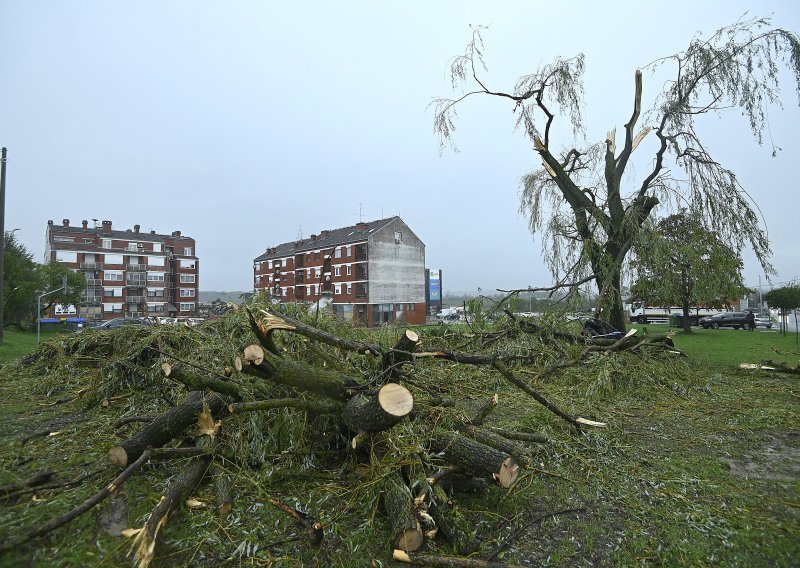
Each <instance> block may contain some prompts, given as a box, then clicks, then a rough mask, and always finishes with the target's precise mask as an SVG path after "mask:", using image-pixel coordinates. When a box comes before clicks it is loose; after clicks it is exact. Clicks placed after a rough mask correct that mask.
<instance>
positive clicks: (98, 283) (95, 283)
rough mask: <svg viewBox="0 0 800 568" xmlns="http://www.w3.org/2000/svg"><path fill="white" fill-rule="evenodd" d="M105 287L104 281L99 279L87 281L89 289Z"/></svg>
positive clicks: (88, 279)
mask: <svg viewBox="0 0 800 568" xmlns="http://www.w3.org/2000/svg"><path fill="white" fill-rule="evenodd" d="M102 285H103V281H102V280H100V279H99V278H87V279H86V287H87V288H99V287H100V286H102Z"/></svg>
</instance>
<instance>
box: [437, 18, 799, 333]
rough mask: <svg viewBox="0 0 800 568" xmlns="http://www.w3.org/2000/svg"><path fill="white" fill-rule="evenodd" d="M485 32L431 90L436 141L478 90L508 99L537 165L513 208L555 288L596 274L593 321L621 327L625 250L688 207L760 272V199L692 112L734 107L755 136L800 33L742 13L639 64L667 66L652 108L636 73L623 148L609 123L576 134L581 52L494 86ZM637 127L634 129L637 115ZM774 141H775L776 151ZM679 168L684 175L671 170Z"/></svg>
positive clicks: (444, 138) (764, 254)
mask: <svg viewBox="0 0 800 568" xmlns="http://www.w3.org/2000/svg"><path fill="white" fill-rule="evenodd" d="M482 31H483V28H475V29H473V37H472V40H471V41H470V42H469V43H468V44H467V48H466V50H465V52H464V54H463V55H460V56H457V57H454V58H453V59H452V61H451V65H450V72H451V79H452V84H453V88H454V90H455V89H463V90H464V91H465V92H464V94H463V95H461V96H459V97H457V98H436V99H434V100H433V101H432V106H433V108H434V111H435V118H434V131H435V133H436V134H437V136H438V137H439V142H440V145H441V146H442V147H445V146H448V145H451V146H452V145H453V137H452V135H453V132H454V130H455V119H456V111H457V108H458V106H459V105H460V104H463V102H464V101H465V100H466V99H468V98H472V97H475V96H481V95H483V96H491V97H495V98H498V99H500V100H503V101H507V102H509V103H510V104H511V105H513V109H514V112H515V113H516V125H517V127H518V128H519V129H520V130H522V131H524V133H525V135H526V136H527V137H528V138H529V139H530V140H531V141H532V142H533V148H534V150H535V151H536V153H537V154H538V155H539V158H540V159H541V163H542V167H541V168H540V169H538V170H537V171H534V172H532V173H530V174H528V175H526V176H524V177H523V178H522V182H521V198H520V212H521V213H523V214H524V215H526V216H527V218H528V222H529V227H530V229H531V232H533V233H539V234H541V235H542V237H543V238H542V243H543V246H542V251H543V256H544V258H545V259H546V261H547V263H548V266H549V268H550V271H551V273H552V275H553V277H554V278H555V279H556V281H557V283H558V284H563V285H565V286H566V285H580V284H583V283H586V282H590V281H592V280H594V281H595V283H596V285H597V289H598V292H599V306H600V317H601V318H603V319H605V320H606V321H608V322H609V323H611V324H612V325H614V327H617V328H618V329H624V327H625V322H624V313H623V309H622V298H621V281H622V275H623V269H624V268H625V266H626V258H627V256H628V253H629V252H630V251H631V249H632V247H633V246H634V244H635V243H636V241H637V238H638V237H639V235H640V233H641V231H642V226H643V225H644V223H645V221H647V220H648V219H649V218H651V217H654V216H656V215H658V212H659V211H660V210H664V211H670V210H671V211H674V210H677V209H678V208H680V207H687V208H688V209H689V210H691V211H693V212H696V213H697V214H698V215H699V218H700V221H701V223H702V224H703V226H704V227H705V228H707V229H708V230H712V231H715V232H716V233H717V234H718V235H719V236H720V238H721V239H723V240H724V241H725V242H727V243H729V244H730V246H732V247H733V248H734V249H736V250H741V249H742V248H744V247H745V246H750V247H751V248H752V249H753V251H754V252H755V255H756V257H757V258H758V260H759V261H760V262H761V264H762V267H763V268H764V270H765V272H766V273H767V274H770V273H772V267H771V265H770V263H769V257H770V252H771V251H770V247H769V240H768V239H767V237H766V233H765V231H764V230H763V227H761V226H760V225H761V223H760V222H759V215H758V214H757V207H756V205H755V203H754V202H753V201H752V200H751V199H750V197H749V195H748V194H747V193H746V192H745V190H744V188H742V187H741V185H740V183H739V181H738V180H737V177H736V174H735V173H734V172H733V171H732V170H730V169H728V168H726V167H725V166H723V165H722V164H721V163H719V162H718V161H716V160H715V159H714V158H713V157H712V156H711V155H710V153H709V151H708V150H707V149H706V147H705V146H704V144H703V142H702V141H701V137H700V135H699V133H698V130H697V122H698V119H699V118H700V117H702V116H704V115H707V114H709V113H715V112H719V111H722V110H723V109H729V108H731V107H738V108H739V109H740V110H741V112H742V114H744V115H745V116H746V117H747V118H748V120H749V123H750V128H751V129H752V132H753V134H754V140H755V142H757V143H758V144H761V143H762V133H763V130H764V127H765V126H766V123H767V118H766V109H767V108H768V106H769V105H775V106H777V107H780V106H781V100H780V88H779V72H780V69H781V68H782V67H784V66H785V67H788V68H789V69H790V70H791V71H792V72H793V73H794V77H795V81H796V85H795V88H796V90H797V92H798V95H800V40H798V36H797V35H796V34H795V33H793V32H790V31H787V30H783V29H777V28H772V27H770V21H769V20H768V19H750V20H741V21H739V22H737V23H735V24H733V25H731V26H727V27H724V28H722V29H720V30H718V31H717V32H716V33H714V34H713V35H712V36H711V37H710V38H708V39H702V38H701V37H699V36H698V37H695V38H694V39H692V41H691V42H690V43H689V46H688V48H687V49H686V50H684V51H681V52H679V53H676V54H674V55H670V56H668V57H664V58H661V59H658V60H656V61H655V62H652V63H650V64H648V65H646V66H645V67H643V68H642V69H643V70H645V71H651V72H655V71H656V70H661V71H668V72H670V73H671V74H673V75H672V76H673V78H672V79H671V80H669V81H667V82H666V83H665V84H664V86H663V90H662V91H661V93H660V94H659V95H658V96H657V97H656V98H655V100H654V101H653V103H652V107H650V110H646V111H643V110H642V70H636V72H635V74H634V81H633V104H632V112H631V115H630V118H629V119H628V121H627V122H626V123H625V125H624V134H623V135H622V137H621V138H622V140H621V145H619V146H618V144H617V136H616V129H612V130H611V131H609V132H608V134H607V136H606V139H605V140H603V141H601V142H598V143H595V144H588V145H585V144H584V145H582V146H580V147H578V143H577V140H583V134H584V119H583V116H582V112H581V109H582V106H583V73H584V69H585V61H584V56H583V54H580V55H578V56H576V57H573V58H570V59H561V58H557V59H556V60H555V61H554V62H553V63H551V64H547V65H544V66H542V67H540V68H539V70H538V71H536V72H535V73H533V74H531V75H523V76H522V77H520V78H519V80H518V81H517V83H516V85H515V86H514V88H513V89H512V90H510V91H495V90H491V89H490V88H489V87H488V86H487V85H486V83H485V81H484V79H483V78H482V73H485V71H486V66H485V63H484V58H483V49H484V43H483V39H482V37H481V33H482ZM640 119H641V121H642V123H643V126H637V124H638V123H639V122H640ZM558 120H568V121H569V122H570V125H571V129H570V130H571V133H572V138H571V140H570V141H567V142H566V144H558V147H557V144H556V143H555V142H554V140H553V139H552V136H551V135H552V134H553V127H554V125H555V124H556V121H558ZM650 133H652V134H653V135H652V136H650V137H649V139H650V140H652V141H653V143H652V144H650V143H648V144H646V145H645V146H642V147H643V148H645V147H647V148H648V152H649V151H652V158H651V161H650V163H649V165H648V166H647V167H646V169H645V172H644V175H641V176H634V175H632V174H631V172H629V171H627V170H629V169H632V168H629V166H630V164H631V158H632V155H633V153H634V151H636V149H637V148H639V146H640V144H641V142H642V141H643V140H644V139H645V138H647V137H648V135H649V134H650ZM774 151H776V148H773V152H774ZM677 171H680V172H681V175H676V172H677Z"/></svg>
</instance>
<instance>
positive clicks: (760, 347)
mask: <svg viewBox="0 0 800 568" xmlns="http://www.w3.org/2000/svg"><path fill="white" fill-rule="evenodd" d="M630 327H631V328H635V329H638V330H639V333H642V332H643V331H645V330H647V331H649V332H651V333H667V332H674V333H675V335H674V337H673V341H674V342H675V346H676V347H678V348H679V349H680V350H682V351H684V352H685V353H686V354H687V355H688V356H689V358H690V360H691V364H692V365H693V366H697V367H704V366H705V367H711V368H720V369H721V368H730V367H738V366H739V364H740V363H760V362H761V361H762V360H772V361H775V362H781V363H787V364H789V365H791V366H796V365H797V364H798V354H799V353H800V347H798V344H797V338H796V337H795V334H794V333H787V334H786V335H782V334H781V333H780V332H778V331H777V330H775V329H774V328H773V329H772V330H761V329H759V330H755V331H752V332H751V331H745V330H743V329H703V328H701V327H693V328H692V332H691V333H684V332H683V331H682V330H676V329H674V328H673V329H670V328H669V327H668V326H667V325H654V324H647V325H639V324H632V325H631V326H630Z"/></svg>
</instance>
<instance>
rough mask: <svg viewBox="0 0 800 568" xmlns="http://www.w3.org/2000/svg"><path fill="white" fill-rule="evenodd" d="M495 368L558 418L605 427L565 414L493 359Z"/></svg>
mask: <svg viewBox="0 0 800 568" xmlns="http://www.w3.org/2000/svg"><path fill="white" fill-rule="evenodd" d="M492 365H493V366H494V368H495V369H497V370H498V371H499V372H500V374H501V375H503V376H504V377H505V378H506V379H507V380H508V381H509V382H510V383H511V384H513V385H514V386H516V387H517V388H519V389H520V390H522V391H523V392H525V393H527V394H529V395H531V396H532V397H533V398H534V399H535V400H536V401H537V402H538V403H539V404H541V405H542V406H544V407H545V408H547V409H548V410H549V411H550V412H552V413H553V414H555V415H556V416H558V417H559V418H561V419H563V420H566V421H567V422H569V423H570V424H574V425H575V426H580V425H586V426H596V427H598V428H605V427H606V424H605V423H604V422H595V421H594V420H589V419H588V418H581V417H575V416H572V415H571V414H567V413H566V412H564V411H563V410H561V409H560V408H559V407H558V406H556V405H555V404H553V403H552V402H550V401H549V400H547V399H546V398H545V397H543V396H542V395H541V394H539V392H538V391H537V390H536V389H534V388H532V387H531V386H530V385H528V384H527V383H525V382H523V381H521V380H520V379H518V378H517V377H516V376H514V373H512V372H511V370H510V369H509V368H508V367H506V366H505V365H503V364H502V363H501V362H500V361H494V362H493V363H492Z"/></svg>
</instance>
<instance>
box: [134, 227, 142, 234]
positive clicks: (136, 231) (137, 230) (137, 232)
mask: <svg viewBox="0 0 800 568" xmlns="http://www.w3.org/2000/svg"><path fill="white" fill-rule="evenodd" d="M139 229H141V227H140V226H139V225H134V226H133V232H134V233H136V234H137V235H138V234H139Z"/></svg>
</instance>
